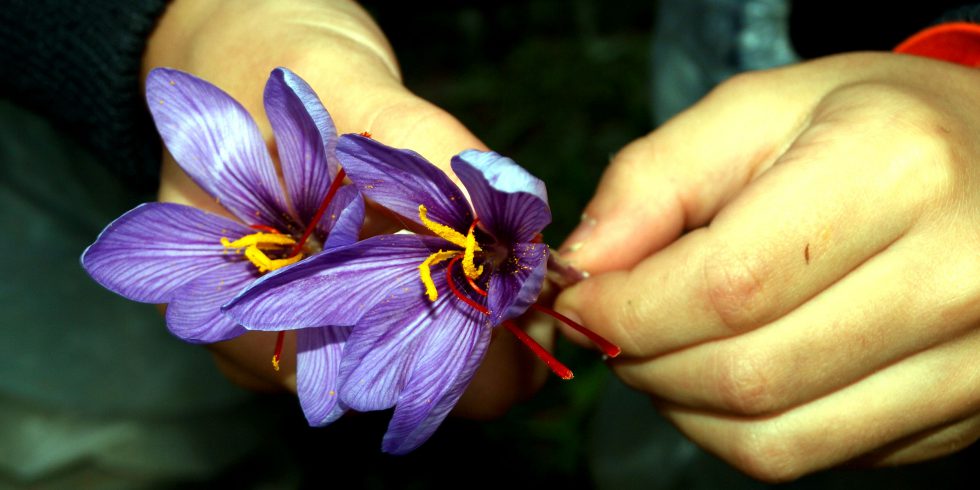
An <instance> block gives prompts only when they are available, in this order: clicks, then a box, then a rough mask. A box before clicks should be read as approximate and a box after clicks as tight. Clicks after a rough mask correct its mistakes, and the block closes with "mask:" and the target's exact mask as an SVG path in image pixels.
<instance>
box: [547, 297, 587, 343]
mask: <svg viewBox="0 0 980 490" xmlns="http://www.w3.org/2000/svg"><path fill="white" fill-rule="evenodd" d="M588 287H589V286H588V285H587V284H583V283H579V284H576V285H574V286H572V287H570V288H568V289H565V290H564V291H562V292H561V294H559V295H558V297H557V298H555V305H554V307H555V311H556V312H558V313H560V314H562V315H565V316H566V317H568V318H569V319H570V320H572V321H574V322H576V323H578V324H580V325H584V324H583V323H582V314H581V309H580V308H581V307H582V306H583V304H582V301H583V299H584V297H585V296H584V291H583V290H584V289H586V288H588ZM556 323H557V325H558V331H559V332H561V334H562V335H563V336H564V337H565V338H567V339H568V340H570V341H572V342H573V343H575V344H576V345H578V346H580V347H586V348H593V347H594V344H593V343H592V341H590V340H589V338H588V337H586V336H585V335H584V334H582V333H580V332H579V331H577V330H575V329H574V328H572V327H570V326H568V325H566V324H565V323H563V322H556Z"/></svg>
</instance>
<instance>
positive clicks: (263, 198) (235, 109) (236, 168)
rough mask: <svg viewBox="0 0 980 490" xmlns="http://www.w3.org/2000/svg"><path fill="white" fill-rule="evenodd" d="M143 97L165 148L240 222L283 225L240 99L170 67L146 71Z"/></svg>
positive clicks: (270, 170) (268, 165)
mask: <svg viewBox="0 0 980 490" xmlns="http://www.w3.org/2000/svg"><path fill="white" fill-rule="evenodd" d="M146 100H147V104H149V108H150V113H152V115H153V120H154V121H155V122H156V125H157V130H158V131H159V132H160V136H161V137H162V138H163V142H164V143H165V144H166V146H167V149H168V150H170V153H171V154H172V155H173V156H174V159H176V160H177V163H178V164H180V166H181V168H183V169H184V171H185V172H187V174H188V175H190V177H191V178H192V179H194V182H196V183H197V184H198V185H199V186H201V187H202V188H203V189H204V190H205V191H207V192H208V193H210V194H211V195H212V196H214V197H215V198H217V199H218V201H219V203H220V204H221V205H222V206H224V207H225V209H227V210H229V211H231V213H232V214H234V215H235V216H237V217H238V218H239V219H240V220H241V221H242V222H243V223H247V224H265V225H274V226H276V227H278V228H280V229H285V228H286V225H287V224H288V222H289V219H288V218H287V217H286V215H285V213H286V202H285V199H284V197H283V191H282V187H281V186H280V185H279V179H278V178H277V177H276V171H275V167H274V166H273V164H272V159H271V158H269V153H268V151H267V149H266V145H265V141H264V140H263V139H262V135H261V134H260V133H259V129H258V127H257V126H256V125H255V121H253V120H252V118H251V116H249V114H248V112H247V111H246V110H245V108H244V107H242V106H241V104H239V103H238V102H236V101H235V100H234V99H232V98H231V96H229V95H228V94H226V93H225V92H223V91H222V90H221V89H219V88H217V87H215V86H214V85H211V84H210V83H208V82H205V81H204V80H201V79H199V78H197V77H194V76H192V75H190V74H187V73H183V72H181V71H177V70H172V69H169V68H155V69H154V70H153V71H151V72H150V74H149V76H147V78H146Z"/></svg>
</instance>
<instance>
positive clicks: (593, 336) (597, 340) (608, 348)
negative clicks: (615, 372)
mask: <svg viewBox="0 0 980 490" xmlns="http://www.w3.org/2000/svg"><path fill="white" fill-rule="evenodd" d="M531 308H534V309H535V310H538V311H540V312H541V313H544V314H546V315H550V316H552V317H554V318H556V319H558V320H560V321H561V322H562V323H564V324H565V325H568V326H569V327H572V328H574V329H575V330H576V331H577V332H579V333H581V334H582V335H585V336H586V337H588V338H589V340H591V341H592V343H593V344H595V345H596V346H598V347H599V349H600V350H602V353H603V354H605V355H607V356H609V357H616V356H618V355H619V353H620V352H622V349H620V348H619V346H618V345H616V344H614V343H612V342H610V341H608V340H606V339H604V338H602V336H601V335H599V334H597V333H595V332H593V331H592V330H589V329H587V328H585V327H584V326H582V325H580V324H578V322H575V321H573V320H572V319H571V318H568V317H567V316H565V315H562V314H561V313H558V312H557V311H555V310H552V309H551V308H545V307H544V306H541V305H539V304H537V303H534V304H532V305H531Z"/></svg>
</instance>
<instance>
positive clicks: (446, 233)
mask: <svg viewBox="0 0 980 490" xmlns="http://www.w3.org/2000/svg"><path fill="white" fill-rule="evenodd" d="M425 213H426V209H425V204H419V218H420V219H421V220H422V224H423V225H425V227H426V228H428V229H429V230H431V231H432V233H435V234H436V236H439V237H442V238H443V239H444V240H446V241H447V242H449V243H452V244H453V245H458V246H460V247H462V248H466V237H464V236H463V234H462V233H460V232H458V231H456V230H454V229H452V228H450V227H448V226H446V225H444V224H441V223H436V222H435V221H432V220H430V219H429V218H428V217H427V216H426V215H425ZM479 249H480V248H479V246H477V250H479Z"/></svg>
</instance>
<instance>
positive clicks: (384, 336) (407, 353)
mask: <svg viewBox="0 0 980 490" xmlns="http://www.w3.org/2000/svg"><path fill="white" fill-rule="evenodd" d="M433 269H434V270H433V275H432V279H433V282H434V283H435V286H436V289H437V290H439V292H440V294H439V298H438V299H437V300H436V301H434V302H433V301H430V300H429V299H428V298H427V297H426V296H425V295H424V294H423V293H424V287H423V286H422V283H421V281H419V279H418V276H417V275H416V276H415V277H402V278H399V279H398V280H397V282H395V283H392V284H390V285H389V286H388V289H389V291H390V292H391V294H390V295H389V296H388V297H387V298H386V299H385V300H384V301H382V302H380V303H378V304H376V305H375V306H374V307H373V308H372V309H371V311H370V312H369V313H367V314H366V315H364V317H362V318H361V321H360V322H358V324H357V325H356V326H355V327H354V332H353V333H352V334H351V336H350V338H349V339H348V341H347V346H346V347H345V350H344V359H343V361H342V362H341V366H340V379H341V385H340V386H341V388H340V390H341V391H340V393H341V399H342V400H343V401H344V402H345V403H347V405H348V406H350V407H351V408H353V409H355V410H360V411H368V410H383V409H386V408H389V407H391V406H393V405H394V404H395V402H396V401H397V400H398V399H399V397H400V394H401V393H402V390H403V389H409V388H408V387H409V386H410V385H411V384H412V383H414V381H410V379H412V378H415V379H416V381H419V382H426V383H429V382H435V381H432V380H428V378H427V377H426V376H429V375H422V374H419V373H420V372H422V371H428V370H431V368H432V367H434V366H435V365H441V363H442V362H443V360H440V359H438V358H439V357H446V358H447V359H446V360H448V361H451V360H452V359H451V358H452V356H453V355H454V348H453V347H452V345H454V344H456V343H457V342H463V344H467V345H468V343H469V341H468V340H467V339H468V336H470V335H471V332H472V331H475V330H487V331H489V330H490V328H491V327H492V325H491V324H490V323H489V322H488V319H487V317H486V316H485V315H484V314H483V313H480V312H479V311H477V310H475V309H473V308H472V307H471V306H469V305H467V304H466V303H464V302H462V301H460V300H459V299H458V298H456V297H455V296H454V295H453V294H452V293H451V292H450V289H449V287H448V285H447V284H446V275H445V273H444V271H445V265H442V266H441V267H434V268H433ZM459 280H465V279H463V278H462V276H460V278H459ZM478 303H483V298H482V297H481V298H480V299H479V301H478ZM430 375H435V374H434V373H430ZM406 382H408V383H407V384H406Z"/></svg>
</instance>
